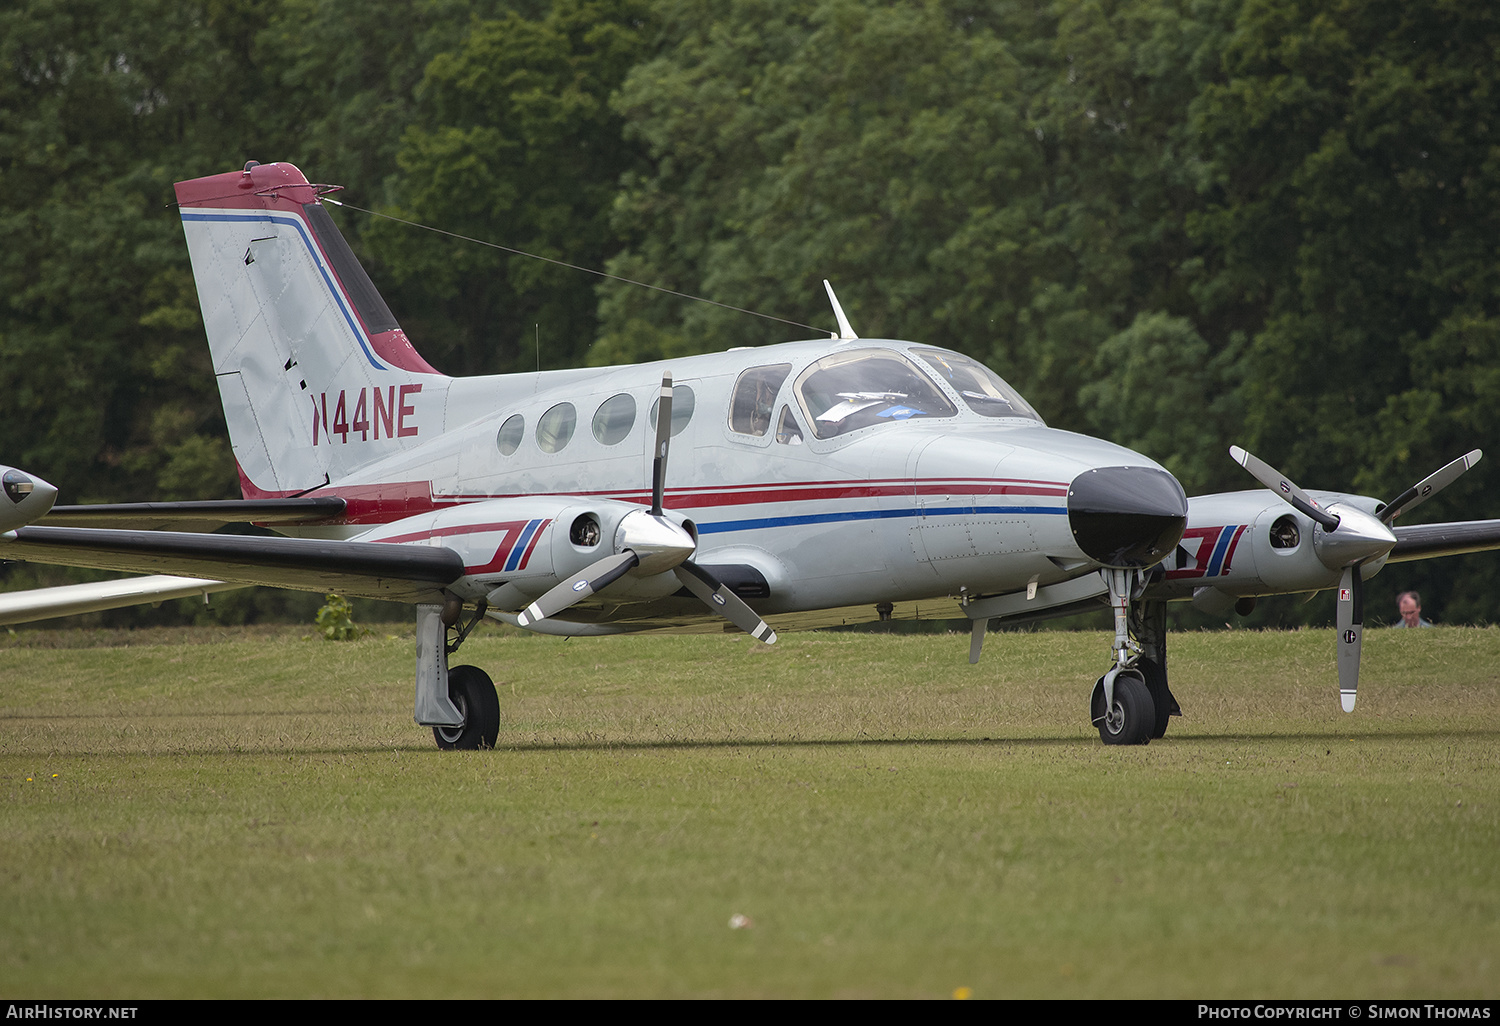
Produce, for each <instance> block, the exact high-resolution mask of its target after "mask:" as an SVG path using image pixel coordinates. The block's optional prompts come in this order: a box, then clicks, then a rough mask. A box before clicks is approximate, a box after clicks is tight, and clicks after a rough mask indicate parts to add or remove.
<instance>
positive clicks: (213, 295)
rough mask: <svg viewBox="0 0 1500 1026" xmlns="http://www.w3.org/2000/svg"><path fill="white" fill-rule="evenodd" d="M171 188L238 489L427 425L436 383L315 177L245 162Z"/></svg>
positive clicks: (341, 462) (251, 488)
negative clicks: (323, 200)
mask: <svg viewBox="0 0 1500 1026" xmlns="http://www.w3.org/2000/svg"><path fill="white" fill-rule="evenodd" d="M176 190H177V200H178V206H179V208H180V210H181V216H182V225H183V232H184V234H185V235H186V236H187V241H188V252H189V255H190V256H191V259H192V264H193V276H194V278H195V280H196V282H197V286H198V300H199V304H200V306H201V307H202V310H203V324H204V329H205V331H206V333H207V335H208V343H209V349H210V351H211V352H212V354H213V364H214V374H215V375H216V377H217V380H218V383H219V394H220V397H221V399H222V400H223V403H224V415H225V419H226V420H227V421H228V425H229V436H230V442H231V444H232V446H233V448H234V454H235V459H236V461H237V462H238V464H239V472H240V480H241V484H242V489H243V491H244V494H245V497H246V498H259V497H267V496H274V495H295V494H301V493H303V492H306V491H309V490H311V489H314V488H317V487H319V486H321V485H323V484H325V483H328V482H329V481H337V480H338V479H339V478H340V477H342V476H344V475H345V474H347V473H349V472H350V471H352V470H354V469H355V468H357V467H360V466H363V465H365V464H367V463H369V462H371V461H372V460H376V459H379V458H381V457H383V456H386V455H389V454H391V453H394V452H397V451H400V450H402V449H406V448H409V447H411V446H413V445H415V444H419V443H420V442H421V441H425V440H426V438H427V437H430V436H431V435H433V434H435V433H436V431H437V430H439V429H440V428H441V418H442V410H443V400H444V393H446V391H447V386H448V381H449V379H448V378H447V377H446V376H444V375H442V374H439V373H438V372H437V371H436V370H434V369H433V368H432V367H431V366H430V365H429V364H428V363H427V361H425V360H423V359H422V357H421V356H420V355H419V354H418V353H417V352H416V350H415V349H414V348H412V345H411V343H410V342H409V341H408V340H407V338H406V335H405V333H404V332H403V331H402V330H401V327H400V325H399V323H398V322H397V321H396V318H395V316H394V315H392V313H391V311H390V308H389V307H388V306H387V305H386V303H385V301H384V300H383V299H382V298H381V297H380V293H379V292H378V291H377V290H376V288H375V285H374V283H373V282H372V281H371V280H370V277H369V275H368V274H366V273H365V271H364V268H362V267H361V266H360V264H359V261H358V260H357V259H356V258H355V256H354V253H353V251H352V250H351V249H350V248H349V244H348V243H347V242H346V241H345V239H344V237H343V235H342V234H341V233H340V232H339V230H338V227H337V226H336V225H335V224H334V222H333V218H332V217H330V216H329V214H328V211H327V210H326V209H325V208H324V207H323V205H322V203H321V202H320V199H319V197H320V195H321V193H322V192H323V191H326V187H320V186H316V185H311V184H309V183H308V181H307V179H306V178H305V177H304V176H303V174H302V172H301V171H299V170H298V169H297V168H296V167H294V166H293V165H291V164H256V163H254V162H253V161H252V162H251V163H250V164H248V165H246V167H245V170H244V171H233V172H229V173H227V174H220V175H212V176H210V177H207V178H198V179H194V180H192V181H187V182H179V183H177V186H176ZM424 427H425V428H427V430H425V431H424V430H423V428H424Z"/></svg>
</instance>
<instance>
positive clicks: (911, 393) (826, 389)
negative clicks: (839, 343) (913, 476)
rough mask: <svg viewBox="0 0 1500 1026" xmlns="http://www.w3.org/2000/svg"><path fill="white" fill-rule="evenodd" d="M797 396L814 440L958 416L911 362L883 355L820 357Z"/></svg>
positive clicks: (866, 351) (869, 351)
mask: <svg viewBox="0 0 1500 1026" xmlns="http://www.w3.org/2000/svg"><path fill="white" fill-rule="evenodd" d="M797 396H798V398H799V399H801V401H802V406H803V408H804V409H805V410H806V411H807V415H808V419H809V420H810V421H811V422H812V430H813V434H814V435H816V436H817V437H819V438H833V437H835V436H837V435H841V434H844V433H845V432H848V431H854V430H857V429H858V428H863V427H869V426H871V425H872V424H888V423H892V422H894V421H898V420H910V419H913V418H916V417H951V416H953V415H954V414H956V413H957V412H958V409H957V408H956V407H955V406H954V405H953V404H952V403H951V402H949V401H948V398H947V396H945V395H943V393H942V390H941V389H939V388H938V387H937V386H936V385H935V384H934V383H933V382H932V381H931V380H929V379H928V377H927V376H926V375H925V374H923V373H922V372H921V371H919V370H918V369H917V368H916V366H915V365H914V364H912V363H911V361H909V360H907V359H906V358H905V357H904V356H902V355H901V354H900V353H897V352H893V351H891V350H889V349H856V350H854V351H852V352H847V353H836V354H834V355H833V356H825V357H824V358H823V359H821V360H819V361H818V362H817V363H815V364H813V365H812V366H810V367H808V368H807V369H806V370H805V371H803V372H802V373H801V375H799V376H798V378H797Z"/></svg>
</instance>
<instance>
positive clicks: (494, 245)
mask: <svg viewBox="0 0 1500 1026" xmlns="http://www.w3.org/2000/svg"><path fill="white" fill-rule="evenodd" d="M320 198H321V200H322V201H323V202H324V203H332V204H333V205H334V206H337V207H348V208H349V209H350V210H358V211H359V212H360V213H362V214H369V215H370V216H371V217H383V218H385V219H386V220H387V221H395V222H396V223H397V224H405V225H410V226H411V227H413V228H420V229H422V230H423V231H428V232H435V233H437V234H438V235H446V236H448V237H449V238H451V239H458V240H460V241H462V242H472V243H474V244H475V245H476V246H487V247H489V248H490V249H498V250H500V251H501V252H503V253H514V254H515V255H516V256H523V257H528V258H529V259H532V260H541V261H543V262H545V263H549V264H556V265H557V266H558V267H566V268H568V269H570V270H574V271H582V272H584V273H585V274H596V275H598V276H599V277H601V278H608V279H610V280H611V281H619V282H624V283H625V284H626V285H636V286H639V287H640V288H643V289H651V290H652V291H654V292H664V293H666V294H667V295H669V296H676V297H677V298H678V299H690V300H692V301H693V302H695V303H707V304H708V305H709V306H717V307H719V308H720V309H723V310H733V311H734V312H735V313H742V314H749V315H750V316H751V317H761V318H764V319H765V320H768V321H778V322H780V323H782V324H790V325H792V326H793V327H794V328H807V329H808V330H809V331H816V332H818V333H819V334H827V333H828V329H827V328H819V327H817V326H816V325H813V324H803V323H802V322H801V321H791V320H787V319H786V318H785V317H777V316H775V315H773V314H768V313H761V312H760V311H759V310H747V309H745V308H744V307H742V306H731V305H730V304H729V303H721V302H719V301H718V300H716V299H706V298H704V297H703V296H694V295H692V294H690V293H687V292H678V291H677V290H676V289H669V288H665V287H663V286H661V285H652V284H650V283H649V282H644V281H636V280H635V279H634V278H626V277H622V276H621V275H618V274H610V273H609V272H608V271H600V270H596V269H594V268H592V267H583V266H581V265H579V264H570V263H568V262H567V261H566V260H554V259H553V258H552V257H545V256H540V255H538V254H536V253H528V252H526V251H525V250H524V249H515V248H514V247H511V246H502V245H500V244H499V243H498V242H486V241H485V240H484V239H475V238H471V237H470V236H468V235H460V234H459V233H458V232H450V231H447V230H445V229H442V228H434V227H433V226H432V225H430V224H422V223H421V222H420V221H408V220H407V219H406V218H404V217H396V216H395V215H394V214H382V213H381V212H380V211H378V210H370V209H368V208H366V207H357V206H355V205H354V204H353V203H350V202H348V201H346V200H336V199H333V198H332V197H329V196H322V197H320Z"/></svg>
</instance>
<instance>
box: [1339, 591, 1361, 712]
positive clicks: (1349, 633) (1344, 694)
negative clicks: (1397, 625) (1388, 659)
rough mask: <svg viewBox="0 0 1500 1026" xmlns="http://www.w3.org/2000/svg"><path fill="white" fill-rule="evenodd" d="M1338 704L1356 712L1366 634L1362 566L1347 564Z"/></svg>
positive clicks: (1341, 595) (1341, 605)
mask: <svg viewBox="0 0 1500 1026" xmlns="http://www.w3.org/2000/svg"><path fill="white" fill-rule="evenodd" d="M1337 623H1338V631H1339V704H1340V705H1342V706H1343V707H1344V712H1353V711H1354V700H1355V698H1356V697H1357V695H1358V692H1359V648H1360V643H1361V642H1362V641H1363V638H1364V633H1365V596H1364V581H1363V579H1362V578H1361V577H1360V575H1359V565H1358V564H1357V563H1356V564H1355V565H1353V566H1346V567H1344V573H1343V576H1342V578H1341V579H1340V580H1339V602H1338V618H1337Z"/></svg>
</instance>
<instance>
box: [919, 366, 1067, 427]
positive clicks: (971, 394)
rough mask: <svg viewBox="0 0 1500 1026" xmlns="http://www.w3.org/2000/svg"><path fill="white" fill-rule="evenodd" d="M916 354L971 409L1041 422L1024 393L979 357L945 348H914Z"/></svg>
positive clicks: (986, 413) (998, 415) (990, 415)
mask: <svg viewBox="0 0 1500 1026" xmlns="http://www.w3.org/2000/svg"><path fill="white" fill-rule="evenodd" d="M912 354H913V355H914V356H916V357H917V358H919V359H920V360H921V361H922V362H923V363H925V364H927V366H929V367H931V368H932V369H933V370H934V371H936V372H937V373H938V376H939V377H941V378H942V379H943V380H944V381H946V382H948V384H950V385H952V386H953V390H954V391H955V392H957V393H958V394H959V396H960V397H961V398H962V399H963V401H964V402H965V403H967V404H968V405H969V409H971V410H973V411H974V412H975V413H977V414H980V415H981V416H984V417H1024V418H1025V419H1027V420H1035V421H1040V420H1041V419H1042V418H1041V417H1040V416H1038V415H1037V412H1036V411H1035V410H1033V409H1032V408H1031V404H1029V403H1028V402H1027V401H1026V400H1025V399H1022V398H1021V393H1019V392H1017V391H1016V390H1015V389H1014V388H1011V387H1010V385H1008V384H1006V383H1005V379H1004V378H1002V377H1000V375H998V374H996V373H995V372H994V371H992V370H990V369H989V368H988V367H986V366H985V365H984V364H982V363H979V362H978V361H977V360H971V359H969V358H968V357H967V356H960V355H959V354H958V353H950V352H948V351H946V350H943V349H913V350H912Z"/></svg>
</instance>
